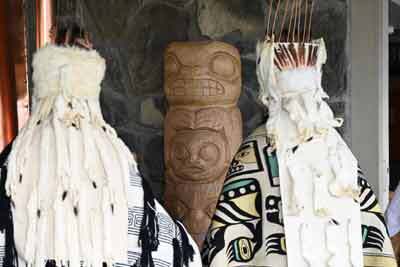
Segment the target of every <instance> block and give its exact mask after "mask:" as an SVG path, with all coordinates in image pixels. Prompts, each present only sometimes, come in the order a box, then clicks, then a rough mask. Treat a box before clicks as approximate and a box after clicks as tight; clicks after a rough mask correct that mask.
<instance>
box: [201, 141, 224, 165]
mask: <svg viewBox="0 0 400 267" xmlns="http://www.w3.org/2000/svg"><path fill="white" fill-rule="evenodd" d="M219 154H220V152H219V148H218V147H217V146H216V145H215V144H213V143H205V144H204V145H203V146H202V147H201V148H200V151H199V157H200V158H201V159H203V160H205V161H214V162H215V161H216V160H217V159H218V157H219Z"/></svg>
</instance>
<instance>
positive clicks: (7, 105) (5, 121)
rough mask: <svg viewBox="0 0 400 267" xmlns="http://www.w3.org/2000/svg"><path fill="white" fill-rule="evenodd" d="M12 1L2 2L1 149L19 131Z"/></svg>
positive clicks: (0, 4)
mask: <svg viewBox="0 0 400 267" xmlns="http://www.w3.org/2000/svg"><path fill="white" fill-rule="evenodd" d="M9 4H10V1H5V0H3V1H0V55H2V56H1V57H0V77H1V78H0V122H1V124H0V127H1V128H0V149H1V150H2V148H3V147H4V146H5V145H7V144H8V143H9V142H11V141H12V139H13V138H14V137H15V136H16V134H17V131H18V121H17V99H16V88H15V85H16V83H15V76H14V61H13V52H12V51H13V50H12V49H13V47H12V41H11V38H10V28H9V27H7V26H8V25H10V24H9V23H10V11H11V10H10V5H9Z"/></svg>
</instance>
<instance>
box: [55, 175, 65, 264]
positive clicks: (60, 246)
mask: <svg viewBox="0 0 400 267" xmlns="http://www.w3.org/2000/svg"><path fill="white" fill-rule="evenodd" d="M58 183H59V185H58V187H57V193H56V199H55V201H54V205H53V212H54V259H55V260H56V261H57V262H59V261H63V260H66V259H67V246H66V236H65V232H66V231H65V230H66V229H65V226H64V223H65V221H66V216H65V206H64V205H63V202H64V201H65V199H64V198H65V197H66V196H64V193H65V191H64V189H63V186H62V185H61V182H60V181H59V182H58Z"/></svg>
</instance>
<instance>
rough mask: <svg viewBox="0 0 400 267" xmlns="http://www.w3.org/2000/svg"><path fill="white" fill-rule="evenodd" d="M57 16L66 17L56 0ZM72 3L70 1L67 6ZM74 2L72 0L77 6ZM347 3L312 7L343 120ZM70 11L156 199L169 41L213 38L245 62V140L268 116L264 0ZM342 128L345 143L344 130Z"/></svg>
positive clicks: (126, 0)
mask: <svg viewBox="0 0 400 267" xmlns="http://www.w3.org/2000/svg"><path fill="white" fill-rule="evenodd" d="M59 1H60V4H61V5H59V7H58V8H57V13H58V15H66V14H67V13H71V8H70V7H71V5H69V6H68V8H65V9H63V6H62V3H63V2H65V0H59ZM71 1H74V0H68V2H71ZM75 1H76V0H75ZM347 1H348V0H323V1H322V0H320V1H317V4H316V13H315V17H314V18H315V19H314V22H313V26H314V32H313V36H314V37H323V38H325V40H326V43H327V48H328V54H329V59H328V64H327V65H326V66H325V69H324V70H325V74H324V87H325V89H326V90H327V92H328V93H329V95H331V99H330V103H331V105H332V107H333V108H334V110H335V111H336V114H337V115H339V116H342V117H344V118H349V116H347V114H348V113H349V110H350V109H349V103H350V100H349V96H350V91H349V90H348V88H347V73H348V62H347V55H346V52H347V40H348V38H347V37H348V25H347V22H348V18H347V17H348V15H347V13H348V3H347ZM76 3H77V5H76V8H75V9H74V10H73V11H72V13H73V15H74V16H77V17H78V19H79V20H81V21H82V22H83V23H84V24H85V27H86V28H87V29H88V30H89V32H90V33H91V36H92V39H93V42H94V44H95V46H96V48H97V49H98V50H99V51H100V53H101V54H102V55H103V56H104V57H105V58H106V60H107V74H106V78H105V80H104V82H103V91H102V95H101V101H102V107H103V113H104V116H105V118H106V120H107V121H108V122H109V123H110V124H111V125H112V126H114V127H115V128H116V129H117V132H118V133H119V135H120V136H121V138H122V139H123V140H124V141H125V142H126V144H127V145H128V146H129V147H130V148H131V149H132V150H133V151H135V153H136V154H137V158H138V160H139V165H140V169H141V171H142V173H143V175H144V177H145V178H146V179H147V180H149V181H150V182H151V184H152V186H153V190H154V191H155V193H156V195H157V196H158V197H161V193H162V190H163V180H164V174H163V172H164V163H163V119H164V114H165V111H166V108H167V104H166V102H165V98H164V94H163V75H162V73H163V56H162V55H163V51H164V48H165V47H166V46H167V45H168V43H170V42H172V41H186V40H204V39H216V40H221V41H225V42H228V43H231V44H233V45H235V46H236V47H238V48H239V50H240V52H241V55H242V64H243V92H242V95H241V98H240V104H239V105H240V109H241V111H242V114H243V121H244V134H245V136H247V135H248V134H249V133H250V132H251V131H252V130H253V129H254V128H256V127H257V126H259V125H261V124H262V123H263V122H264V121H265V120H266V117H267V112H266V110H265V108H263V107H262V106H261V105H260V104H259V103H258V102H257V94H258V84H257V79H256V74H255V46H256V42H257V40H258V39H261V38H262V37H263V35H264V32H265V24H266V23H265V13H266V12H268V9H267V7H266V1H265V0H85V1H77V2H76ZM349 123H350V122H347V123H346V125H345V127H344V128H343V133H344V136H345V137H347V136H348V135H347V133H348V130H349V126H350V124H349Z"/></svg>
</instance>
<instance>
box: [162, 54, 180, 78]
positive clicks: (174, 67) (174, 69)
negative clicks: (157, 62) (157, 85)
mask: <svg viewBox="0 0 400 267" xmlns="http://www.w3.org/2000/svg"><path fill="white" fill-rule="evenodd" d="M181 68H182V64H181V62H180V61H179V59H178V58H177V57H176V56H175V55H174V54H172V53H169V54H168V55H167V56H166V57H165V70H166V72H167V74H168V75H178V74H179V73H180V71H181Z"/></svg>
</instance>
